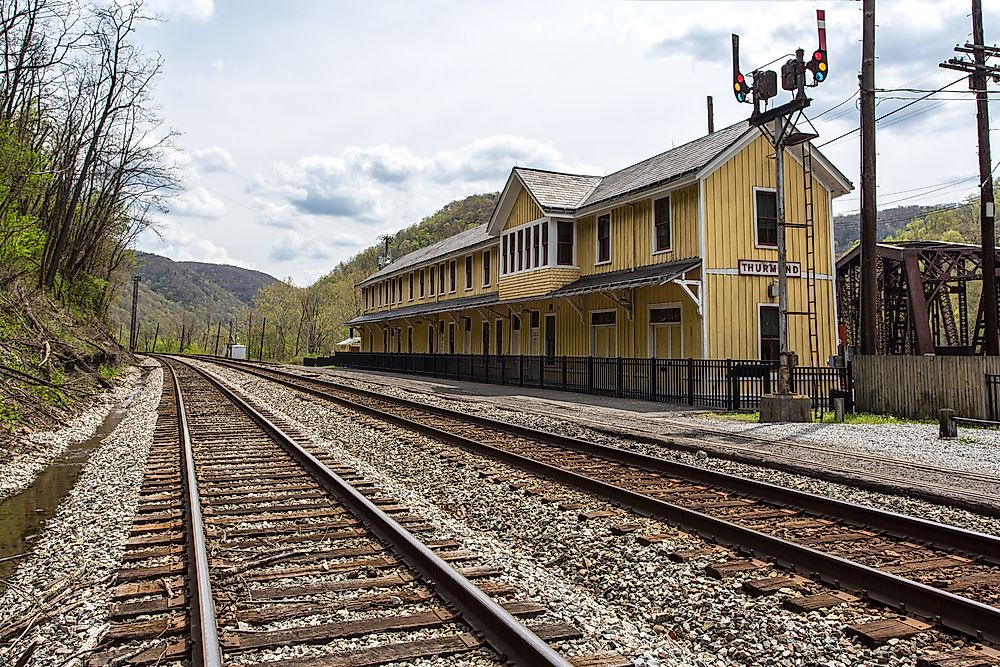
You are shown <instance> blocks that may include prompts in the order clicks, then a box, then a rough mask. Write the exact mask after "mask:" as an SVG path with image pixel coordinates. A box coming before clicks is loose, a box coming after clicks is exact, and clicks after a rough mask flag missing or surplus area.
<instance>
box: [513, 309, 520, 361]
mask: <svg viewBox="0 0 1000 667" xmlns="http://www.w3.org/2000/svg"><path fill="white" fill-rule="evenodd" d="M510 353H511V354H521V316H520V315H513V314H512V315H511V316H510Z"/></svg>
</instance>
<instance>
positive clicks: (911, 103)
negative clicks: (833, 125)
mask: <svg viewBox="0 0 1000 667" xmlns="http://www.w3.org/2000/svg"><path fill="white" fill-rule="evenodd" d="M965 78H966V77H964V76H963V77H959V78H957V79H955V80H954V81H952V82H951V83H949V84H947V85H944V86H941V87H940V88H938V89H937V90H935V91H934V93H940V92H941V91H942V90H944V89H946V88H950V87H951V86H954V85H955V84H956V83H958V82H960V81H965ZM934 93H928V94H927V95H924V96H923V97H918V98H917V99H915V100H913V101H912V102H910V103H909V104H904V105H903V106H901V107H899V108H898V109H893V110H892V111H890V112H889V113H886V114H883V115H881V116H879V117H878V118H876V119H875V122H876V123H877V122H879V121H881V120H883V119H884V118H888V117H889V116H891V115H893V114H896V113H899V112H900V111H902V110H903V109H906V108H907V107H911V106H913V105H914V104H916V103H917V102H920V101H921V100H924V99H927V98H928V97H930V96H931V95H933V94H934ZM860 130H861V128H860V127H856V128H854V129H853V130H849V131H847V132H844V133H843V134H841V135H840V136H838V137H834V138H833V139H830V140H829V141H825V142H823V143H821V144H819V145H818V146H817V147H816V148H822V147H823V146H826V145H828V144H832V143H833V142H834V141H837V140H839V139H843V138H844V137H849V136H851V135H852V134H854V133H855V132H858V131H860Z"/></svg>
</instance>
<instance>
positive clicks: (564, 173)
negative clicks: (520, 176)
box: [514, 167, 604, 178]
mask: <svg viewBox="0 0 1000 667" xmlns="http://www.w3.org/2000/svg"><path fill="white" fill-rule="evenodd" d="M514 170H515V171H517V170H521V171H537V172H539V173H541V174H555V175H557V176H579V177H580V178H604V177H603V176H598V175H597V174H574V173H573V172H571V171H554V170H552V169H537V168H535V167H514Z"/></svg>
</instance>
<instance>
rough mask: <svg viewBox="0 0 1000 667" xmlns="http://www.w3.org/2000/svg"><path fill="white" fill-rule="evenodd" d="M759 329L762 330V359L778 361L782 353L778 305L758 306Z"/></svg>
mask: <svg viewBox="0 0 1000 667" xmlns="http://www.w3.org/2000/svg"><path fill="white" fill-rule="evenodd" d="M757 312H758V318H759V320H760V322H759V324H758V330H759V331H760V358H761V361H777V360H778V357H779V356H780V354H781V340H780V339H779V337H778V326H779V325H778V307H777V306H772V305H770V304H763V303H762V304H760V306H758V311H757Z"/></svg>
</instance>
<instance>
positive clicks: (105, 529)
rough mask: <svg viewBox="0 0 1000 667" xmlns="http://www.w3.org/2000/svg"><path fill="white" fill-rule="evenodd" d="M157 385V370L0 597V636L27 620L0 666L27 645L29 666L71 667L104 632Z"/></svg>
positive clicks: (4, 648)
mask: <svg viewBox="0 0 1000 667" xmlns="http://www.w3.org/2000/svg"><path fill="white" fill-rule="evenodd" d="M162 380H163V372H162V370H160V369H159V368H156V369H155V370H153V371H151V372H150V374H149V376H148V377H147V378H146V382H145V384H144V385H143V386H142V389H141V390H140V391H139V393H138V395H137V396H136V397H135V400H134V401H133V402H132V404H131V406H130V407H129V409H128V412H127V413H126V415H125V416H124V418H123V419H122V421H121V423H120V424H118V426H117V427H116V428H115V430H114V431H113V432H112V433H111V434H110V435H108V437H106V438H105V439H104V441H103V442H102V443H101V444H100V446H98V448H97V449H95V450H94V452H93V453H92V454H91V457H90V459H89V460H88V462H87V464H86V465H85V466H84V469H83V471H82V472H81V475H80V477H79V479H78V481H77V483H76V485H75V486H74V487H73V489H72V490H71V491H70V492H69V494H68V495H67V496H66V498H64V499H63V501H62V502H61V503H60V505H59V508H58V510H57V512H56V515H55V517H53V518H52V519H51V520H50V521H49V522H48V523H46V525H45V528H44V530H43V531H42V532H41V533H40V535H39V537H38V539H37V540H36V542H35V545H34V549H33V551H32V554H31V556H29V557H28V559H27V560H26V561H25V562H24V563H22V565H21V566H20V567H19V568H18V569H17V571H16V572H15V573H14V575H13V576H12V577H11V579H10V581H9V582H8V583H9V586H8V587H7V590H6V591H5V592H4V593H3V595H2V596H0V628H2V627H5V626H7V625H8V624H11V623H15V622H18V621H23V620H30V625H29V626H28V627H27V628H26V629H25V630H24V631H23V632H22V633H21V634H20V636H18V637H17V638H16V639H14V640H12V641H9V642H8V643H6V644H3V645H0V664H13V663H14V662H15V661H16V660H17V659H18V658H19V657H20V656H21V655H22V654H23V653H24V652H25V651H26V650H27V649H28V648H29V647H30V646H31V645H32V644H34V645H35V646H36V651H35V654H34V657H33V658H32V661H31V662H30V664H31V665H40V666H49V665H52V666H56V665H67V667H68V666H69V665H74V664H79V663H78V662H77V661H75V660H72V658H73V656H77V655H80V654H82V653H86V652H87V651H89V650H90V649H92V648H93V647H94V646H95V645H96V643H97V641H98V639H99V637H100V635H101V633H102V632H103V631H104V629H105V628H106V627H107V624H106V619H107V614H108V607H109V603H110V599H111V597H110V585H111V584H112V582H113V580H114V577H115V574H116V573H117V572H118V569H119V566H120V559H121V554H122V551H123V548H124V545H125V542H126V540H127V539H128V532H129V527H130V525H131V523H132V517H133V515H134V513H135V509H136V506H137V503H138V491H139V485H140V483H141V481H142V477H143V472H144V470H145V462H146V455H147V453H148V451H149V446H150V444H151V442H152V437H153V427H154V426H155V424H156V408H157V405H158V403H159V399H160V390H161V387H162Z"/></svg>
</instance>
